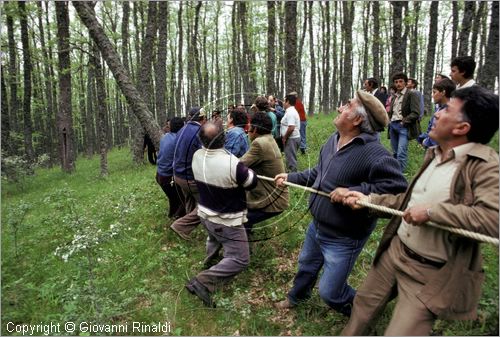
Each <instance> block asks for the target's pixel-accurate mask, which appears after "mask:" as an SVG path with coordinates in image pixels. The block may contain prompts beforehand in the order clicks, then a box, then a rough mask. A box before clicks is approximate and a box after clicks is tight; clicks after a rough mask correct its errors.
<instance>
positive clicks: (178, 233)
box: [170, 224, 191, 241]
mask: <svg viewBox="0 0 500 337" xmlns="http://www.w3.org/2000/svg"><path fill="white" fill-rule="evenodd" d="M170 229H171V230H173V231H174V232H175V234H177V235H178V236H179V237H180V238H181V239H183V240H186V241H189V240H191V238H190V237H189V235H187V234H184V233H183V232H181V231H180V230H178V229H177V228H175V226H174V225H173V224H172V225H171V226H170Z"/></svg>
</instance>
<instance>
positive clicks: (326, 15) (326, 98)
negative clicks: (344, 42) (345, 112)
mask: <svg viewBox="0 0 500 337" xmlns="http://www.w3.org/2000/svg"><path fill="white" fill-rule="evenodd" d="M322 10H323V19H324V21H323V27H322V31H323V49H322V50H323V60H322V61H323V62H322V70H323V82H322V83H323V85H322V94H321V110H322V111H323V113H326V114H328V113H329V112H330V80H329V79H330V37H331V29H330V26H331V23H330V21H331V20H330V2H329V1H325V5H324V7H322Z"/></svg>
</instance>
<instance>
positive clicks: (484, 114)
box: [342, 86, 499, 336]
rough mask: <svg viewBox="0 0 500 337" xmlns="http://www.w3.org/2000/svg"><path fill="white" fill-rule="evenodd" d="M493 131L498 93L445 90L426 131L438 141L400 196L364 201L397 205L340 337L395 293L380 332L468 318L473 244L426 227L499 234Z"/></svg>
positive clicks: (474, 298)
mask: <svg viewBox="0 0 500 337" xmlns="http://www.w3.org/2000/svg"><path fill="white" fill-rule="evenodd" d="M497 130H498V95H495V94H493V93H491V92H489V91H487V90H486V89H484V88H480V87H477V86H475V87H471V88H466V89H462V90H457V91H455V92H454V93H453V94H452V98H451V100H450V103H449V105H448V107H447V108H446V109H443V110H440V111H438V112H436V113H435V122H434V126H433V127H432V129H431V131H430V133H429V136H430V137H431V138H432V139H433V140H435V141H436V142H437V143H438V144H439V145H438V146H436V147H431V148H429V150H427V153H426V158H425V160H424V164H423V166H422V168H421V169H420V171H419V172H418V173H417V175H416V177H415V178H414V180H413V182H412V183H411V184H410V186H409V187H408V190H407V191H406V192H405V193H402V194H399V195H375V194H370V195H369V196H365V195H363V194H362V193H359V192H354V191H350V192H349V193H348V194H347V195H346V196H345V198H344V204H346V205H349V206H351V207H352V208H354V209H357V208H360V206H359V205H357V204H356V201H357V200H359V199H364V200H366V201H369V202H371V203H373V204H377V205H383V206H387V207H391V208H397V209H399V210H402V211H403V210H404V215H403V217H402V218H401V217H396V216H394V217H392V219H391V221H390V222H389V224H388V225H387V227H386V229H385V232H384V234H383V236H382V240H381V242H380V245H379V247H378V250H377V253H376V256H375V259H374V262H373V266H372V268H371V270H370V271H369V273H368V275H367V277H366V279H365V281H364V283H363V285H362V286H361V288H360V289H359V290H358V292H357V294H356V297H355V299H354V306H353V310H352V315H351V318H350V320H349V322H348V324H347V326H346V327H345V328H344V330H343V331H342V335H363V334H366V333H367V329H368V327H369V326H370V323H371V322H372V321H373V320H374V319H375V318H376V316H377V315H378V314H379V313H380V312H381V311H382V310H383V309H384V307H385V305H386V304H387V302H389V301H390V300H391V299H392V298H394V296H395V295H396V294H397V296H398V301H397V304H396V306H395V308H394V312H393V315H392V319H391V321H390V323H389V325H388V327H387V329H386V330H385V335H399V336H404V335H428V334H429V333H430V332H431V329H432V326H433V323H434V321H435V320H436V318H441V319H475V318H476V316H477V313H476V310H477V304H478V302H479V298H480V295H481V284H482V282H483V280H484V272H483V270H482V263H481V260H482V259H481V255H480V249H479V248H480V247H479V243H478V242H477V241H474V240H472V239H469V238H465V237H462V236H458V235H456V234H452V233H450V232H448V231H445V230H442V229H439V228H435V227H431V226H428V225H425V223H426V222H427V221H432V222H434V223H438V224H440V225H442V226H449V227H454V228H461V229H465V230H468V231H472V232H477V233H481V234H485V235H489V236H491V237H494V238H497V237H498V209H499V207H498V202H499V200H498V191H499V190H498V179H499V174H498V171H499V159H498V153H496V152H495V150H493V149H492V148H491V147H488V146H486V145H484V144H488V143H489V141H490V140H491V138H492V137H493V136H494V134H495V132H496V131H497Z"/></svg>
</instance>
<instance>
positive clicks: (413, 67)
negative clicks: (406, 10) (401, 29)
mask: <svg viewBox="0 0 500 337" xmlns="http://www.w3.org/2000/svg"><path fill="white" fill-rule="evenodd" d="M420 5H421V2H420V1H413V14H414V15H415V22H414V23H413V29H412V34H411V39H410V64H409V67H408V68H409V74H410V76H409V77H413V78H415V77H416V76H417V55H418V50H419V48H418V27H419V22H418V17H419V14H420Z"/></svg>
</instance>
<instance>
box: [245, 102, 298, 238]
mask: <svg viewBox="0 0 500 337" xmlns="http://www.w3.org/2000/svg"><path fill="white" fill-rule="evenodd" d="M271 130H272V121H271V118H270V117H269V116H268V115H267V114H266V113H265V112H257V113H256V114H255V115H254V117H253V118H252V122H251V124H250V129H249V130H248V136H249V138H250V141H251V145H250V149H249V150H248V152H247V153H245V154H244V155H243V157H241V158H240V161H241V162H243V163H244V164H245V165H246V166H248V167H249V168H251V169H252V170H254V172H255V173H257V174H258V175H263V176H267V177H273V178H274V176H276V175H277V174H279V173H283V172H285V166H284V165H283V160H282V157H281V151H280V149H279V148H278V145H277V144H276V141H275V140H274V138H273V135H272V134H271ZM247 207H248V214H247V218H248V222H247V223H245V227H246V228H247V231H248V232H250V230H251V229H252V226H253V225H254V224H256V223H258V222H261V221H264V220H267V219H269V218H271V217H274V216H277V215H279V214H281V213H282V212H283V211H284V210H285V209H287V208H288V190H287V188H286V187H276V186H275V184H274V182H273V181H266V180H262V179H259V181H258V183H257V187H256V188H254V189H252V190H250V191H247Z"/></svg>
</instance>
